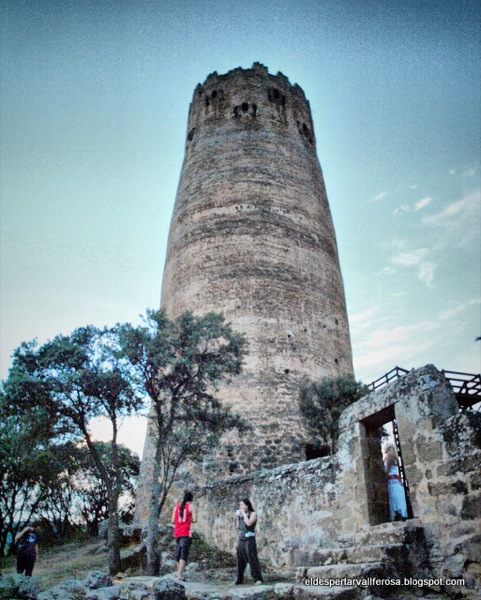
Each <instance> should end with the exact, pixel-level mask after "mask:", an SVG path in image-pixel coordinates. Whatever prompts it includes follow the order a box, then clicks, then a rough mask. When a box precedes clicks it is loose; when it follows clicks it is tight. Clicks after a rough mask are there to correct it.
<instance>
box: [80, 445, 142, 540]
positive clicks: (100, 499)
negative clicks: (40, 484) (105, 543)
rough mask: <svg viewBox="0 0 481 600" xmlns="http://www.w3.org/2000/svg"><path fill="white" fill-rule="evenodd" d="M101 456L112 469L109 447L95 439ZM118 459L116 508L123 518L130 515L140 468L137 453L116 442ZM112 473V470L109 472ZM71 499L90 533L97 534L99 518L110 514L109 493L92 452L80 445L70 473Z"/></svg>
mask: <svg viewBox="0 0 481 600" xmlns="http://www.w3.org/2000/svg"><path fill="white" fill-rule="evenodd" d="M94 444H95V446H96V448H97V452H98V454H99V455H100V456H101V460H102V462H103V463H104V464H106V465H107V468H108V469H112V466H111V465H112V462H111V460H112V447H111V444H108V443H105V442H94ZM118 461H119V466H120V470H121V474H122V483H121V490H120V499H119V510H120V516H121V520H122V521H126V520H128V519H129V518H130V517H131V513H132V511H133V508H134V502H135V490H136V487H137V478H138V475H139V470H140V460H139V457H138V456H137V455H136V454H134V453H133V452H132V451H131V450H130V449H129V448H126V447H125V446H123V445H119V446H118ZM111 477H112V478H113V477H114V474H113V473H112V474H111ZM73 490H74V502H75V508H76V510H77V511H78V512H79V513H80V514H81V515H82V518H83V520H84V522H85V524H86V526H87V531H88V532H89V534H90V535H93V536H97V535H98V533H99V524H100V522H101V521H103V520H105V519H108V518H109V494H108V489H107V487H106V485H105V483H104V482H103V480H102V478H101V476H100V474H99V472H98V469H97V467H96V465H95V462H94V461H93V460H92V455H91V453H90V452H89V450H88V448H87V447H86V446H85V445H83V446H81V447H79V448H77V453H76V464H75V470H74V477H73Z"/></svg>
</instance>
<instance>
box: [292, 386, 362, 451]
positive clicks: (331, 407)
mask: <svg viewBox="0 0 481 600" xmlns="http://www.w3.org/2000/svg"><path fill="white" fill-rule="evenodd" d="M368 393H369V388H368V387H367V386H366V385H364V384H362V383H361V382H356V380H355V379H354V377H353V376H352V375H341V376H339V377H334V378H325V379H322V380H321V381H320V382H318V383H310V384H308V385H304V386H302V388H301V391H300V396H299V408H300V410H301V414H302V416H303V419H304V422H305V425H306V427H307V430H308V432H309V433H310V435H311V436H312V439H313V440H314V443H315V445H316V446H317V447H318V448H319V449H322V448H326V449H328V451H329V452H330V453H331V454H334V453H335V452H336V450H337V440H338V437H339V418H340V416H341V413H342V412H343V410H344V409H346V408H347V407H348V406H350V405H351V404H352V403H353V402H355V401H356V400H359V398H361V397H362V396H365V395H366V394H368Z"/></svg>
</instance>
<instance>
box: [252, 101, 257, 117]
mask: <svg viewBox="0 0 481 600" xmlns="http://www.w3.org/2000/svg"><path fill="white" fill-rule="evenodd" d="M256 115H257V104H253V105H252V116H253V117H255V116H256Z"/></svg>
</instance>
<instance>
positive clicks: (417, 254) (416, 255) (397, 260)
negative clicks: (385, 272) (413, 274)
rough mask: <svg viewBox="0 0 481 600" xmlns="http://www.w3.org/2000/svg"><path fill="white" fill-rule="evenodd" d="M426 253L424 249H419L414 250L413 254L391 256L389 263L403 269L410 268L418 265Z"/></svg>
mask: <svg viewBox="0 0 481 600" xmlns="http://www.w3.org/2000/svg"><path fill="white" fill-rule="evenodd" d="M427 252H428V251H427V249H426V248H419V250H414V251H413V252H401V253H399V254H398V255H397V256H393V257H392V258H391V262H392V263H394V264H395V265H401V266H403V267H412V266H414V265H419V264H420V262H421V261H422V259H423V258H424V257H425V256H426V254H427Z"/></svg>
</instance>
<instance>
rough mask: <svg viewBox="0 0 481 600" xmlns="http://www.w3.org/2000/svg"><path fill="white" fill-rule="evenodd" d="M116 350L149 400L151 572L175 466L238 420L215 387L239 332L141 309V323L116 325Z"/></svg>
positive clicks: (212, 317) (236, 367)
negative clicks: (151, 431) (151, 440)
mask: <svg viewBox="0 0 481 600" xmlns="http://www.w3.org/2000/svg"><path fill="white" fill-rule="evenodd" d="M118 336H119V337H118V339H119V349H118V354H117V356H118V357H119V358H120V359H121V360H123V361H125V363H123V368H124V370H127V369H129V370H130V374H131V380H132V381H134V382H135V386H136V390H137V393H138V394H139V395H142V394H145V395H147V396H148V397H149V398H150V400H151V403H152V410H151V413H150V419H151V421H152V423H153V424H154V431H155V440H154V445H155V456H154V465H153V466H154V469H153V475H152V488H151V500H150V515H151V518H150V523H149V531H148V537H147V562H148V566H147V571H148V574H149V575H156V574H158V569H159V557H158V554H157V550H156V547H157V537H158V519H159V516H160V512H161V510H162V508H163V506H164V503H165V500H166V497H167V494H168V491H169V489H170V487H171V486H172V483H173V481H174V478H175V475H176V473H177V471H178V469H179V467H180V466H181V465H182V464H183V463H185V461H186V460H188V459H190V460H201V459H202V457H203V456H204V455H205V453H206V451H208V450H211V449H212V448H213V447H215V446H216V445H217V444H218V443H219V440H220V436H221V435H222V434H223V433H224V432H226V431H228V430H230V429H232V428H238V429H245V428H246V424H245V423H244V422H243V421H242V419H241V418H240V417H239V416H238V415H236V414H234V413H233V412H232V411H231V410H230V409H229V408H227V407H225V406H223V404H222V403H221V402H220V400H219V399H218V398H217V397H216V395H215V393H216V391H217V389H218V385H219V384H220V382H222V381H226V380H228V378H229V377H230V376H232V375H236V374H238V373H240V372H241V369H242V363H243V359H244V356H245V353H246V344H247V342H246V340H245V338H244V337H243V336H242V335H240V334H238V333H235V332H234V331H233V330H232V328H231V327H230V325H228V324H226V323H225V322H224V319H223V317H222V316H220V315H217V314H213V313H210V314H207V315H205V316H203V317H197V316H194V315H193V314H192V313H190V312H186V313H184V314H183V315H181V316H180V317H179V318H178V319H176V320H175V321H169V320H168V319H167V318H166V316H165V313H164V312H163V311H148V312H147V317H146V318H145V321H144V325H143V326H140V327H135V328H134V327H132V326H131V325H124V326H119V329H118Z"/></svg>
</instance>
